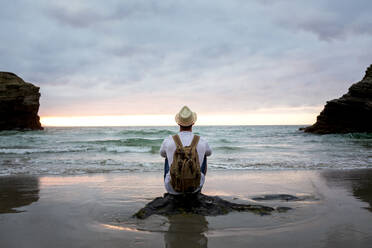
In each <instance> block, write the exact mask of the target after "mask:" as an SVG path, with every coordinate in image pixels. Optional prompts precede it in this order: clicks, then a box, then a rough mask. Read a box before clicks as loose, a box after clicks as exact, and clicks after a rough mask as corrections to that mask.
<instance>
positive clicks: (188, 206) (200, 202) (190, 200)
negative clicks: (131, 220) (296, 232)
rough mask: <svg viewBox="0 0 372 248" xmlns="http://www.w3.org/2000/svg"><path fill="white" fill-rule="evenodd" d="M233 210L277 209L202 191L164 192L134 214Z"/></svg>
mask: <svg viewBox="0 0 372 248" xmlns="http://www.w3.org/2000/svg"><path fill="white" fill-rule="evenodd" d="M232 211H247V212H253V213H256V214H260V215H267V214H270V213H271V212H273V211H275V209H274V208H272V207H267V206H261V205H251V204H248V205H247V204H238V203H232V202H229V201H226V200H223V199H221V198H220V197H218V196H207V195H204V194H201V193H198V194H189V195H171V194H164V197H157V198H155V199H154V200H153V201H151V202H149V203H148V204H146V206H145V207H144V208H142V209H140V210H139V211H138V212H137V213H135V214H134V215H133V216H134V217H136V218H138V219H146V218H147V217H149V216H151V215H153V214H159V215H165V216H171V215H177V214H186V213H191V214H197V215H202V216H216V215H224V214H227V213H230V212H232Z"/></svg>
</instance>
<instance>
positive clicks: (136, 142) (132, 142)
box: [75, 138, 163, 146]
mask: <svg viewBox="0 0 372 248" xmlns="http://www.w3.org/2000/svg"><path fill="white" fill-rule="evenodd" d="M162 142H163V139H144V138H128V139H114V140H92V141H83V142H81V141H78V142H75V143H84V144H98V145H115V146H153V145H159V146H160V145H161V143H162Z"/></svg>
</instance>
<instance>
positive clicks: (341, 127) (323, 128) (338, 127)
mask: <svg viewBox="0 0 372 248" xmlns="http://www.w3.org/2000/svg"><path fill="white" fill-rule="evenodd" d="M304 131H305V132H310V133H318V134H327V133H352V132H372V65H370V66H369V67H368V68H367V71H366V75H365V76H364V78H363V79H362V81H360V82H358V83H355V84H353V85H352V86H351V87H350V88H349V91H348V93H347V94H345V95H343V96H342V97H340V98H338V99H334V100H332V101H329V102H327V104H326V105H325V106H324V109H323V111H322V112H321V113H320V114H319V116H318V117H317V121H316V123H315V124H314V125H312V126H310V127H307V128H305V129H304Z"/></svg>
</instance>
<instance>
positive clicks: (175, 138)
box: [172, 134, 183, 148]
mask: <svg viewBox="0 0 372 248" xmlns="http://www.w3.org/2000/svg"><path fill="white" fill-rule="evenodd" d="M172 138H173V140H174V143H176V146H177V147H181V148H182V147H183V145H182V142H181V139H180V136H178V134H176V135H173V136H172Z"/></svg>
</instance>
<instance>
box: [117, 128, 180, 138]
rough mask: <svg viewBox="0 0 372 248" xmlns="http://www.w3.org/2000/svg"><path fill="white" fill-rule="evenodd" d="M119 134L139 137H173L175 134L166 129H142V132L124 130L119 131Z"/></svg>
mask: <svg viewBox="0 0 372 248" xmlns="http://www.w3.org/2000/svg"><path fill="white" fill-rule="evenodd" d="M119 134H121V135H140V136H142V135H143V136H145V135H159V136H164V137H165V136H168V135H173V134H175V132H172V131H170V130H167V129H161V130H159V129H144V130H124V131H120V132H119Z"/></svg>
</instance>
